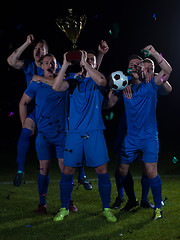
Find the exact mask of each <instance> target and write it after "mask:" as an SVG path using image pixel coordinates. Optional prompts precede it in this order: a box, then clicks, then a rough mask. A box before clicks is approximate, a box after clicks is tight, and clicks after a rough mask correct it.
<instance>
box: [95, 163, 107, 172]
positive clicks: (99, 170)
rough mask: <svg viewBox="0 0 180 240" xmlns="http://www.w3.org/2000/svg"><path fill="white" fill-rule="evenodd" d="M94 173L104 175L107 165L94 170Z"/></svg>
mask: <svg viewBox="0 0 180 240" xmlns="http://www.w3.org/2000/svg"><path fill="white" fill-rule="evenodd" d="M95 171H96V173H98V174H106V173H107V165H106V164H104V165H102V166H100V167H97V168H95Z"/></svg>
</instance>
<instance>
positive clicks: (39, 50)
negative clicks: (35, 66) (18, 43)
mask: <svg viewBox="0 0 180 240" xmlns="http://www.w3.org/2000/svg"><path fill="white" fill-rule="evenodd" d="M47 53H48V52H47V49H46V46H45V44H44V43H38V44H36V46H35V48H34V51H33V57H34V59H35V61H37V62H39V61H40V58H41V57H42V56H44V55H46V54H47Z"/></svg>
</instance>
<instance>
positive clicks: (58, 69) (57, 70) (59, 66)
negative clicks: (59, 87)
mask: <svg viewBox="0 0 180 240" xmlns="http://www.w3.org/2000/svg"><path fill="white" fill-rule="evenodd" d="M57 65H58V67H57V69H56V73H58V72H59V71H60V69H61V65H60V63H59V62H57Z"/></svg>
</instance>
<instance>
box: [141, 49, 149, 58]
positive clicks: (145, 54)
mask: <svg viewBox="0 0 180 240" xmlns="http://www.w3.org/2000/svg"><path fill="white" fill-rule="evenodd" d="M141 53H144V57H149V51H148V50H144V49H142V50H141Z"/></svg>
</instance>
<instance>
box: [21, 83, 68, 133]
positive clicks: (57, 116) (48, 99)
mask: <svg viewBox="0 0 180 240" xmlns="http://www.w3.org/2000/svg"><path fill="white" fill-rule="evenodd" d="M25 94H26V95H28V96H29V97H30V98H35V103H36V106H35V111H36V124H37V129H38V132H42V133H45V134H46V136H49V135H50V136H52V135H53V134H54V135H57V133H59V132H61V131H64V123H65V100H66V93H65V92H56V91H54V90H53V89H52V87H51V86H49V85H47V84H45V83H37V82H34V81H33V82H32V83H30V84H29V86H28V88H27V89H26V91H25Z"/></svg>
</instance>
